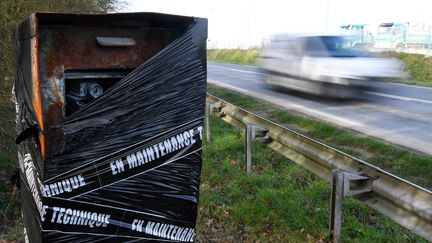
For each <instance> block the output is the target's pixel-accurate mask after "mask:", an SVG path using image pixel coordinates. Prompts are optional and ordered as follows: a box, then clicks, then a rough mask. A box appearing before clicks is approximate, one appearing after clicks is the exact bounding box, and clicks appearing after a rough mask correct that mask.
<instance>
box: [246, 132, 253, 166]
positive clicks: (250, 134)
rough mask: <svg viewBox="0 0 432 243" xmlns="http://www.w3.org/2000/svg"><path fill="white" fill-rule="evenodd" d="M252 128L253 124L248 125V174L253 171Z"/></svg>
mask: <svg viewBox="0 0 432 243" xmlns="http://www.w3.org/2000/svg"><path fill="white" fill-rule="evenodd" d="M252 129H253V125H252V124H248V125H246V172H247V173H248V174H249V173H251V172H252V141H253V136H252Z"/></svg>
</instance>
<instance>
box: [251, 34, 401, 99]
mask: <svg viewBox="0 0 432 243" xmlns="http://www.w3.org/2000/svg"><path fill="white" fill-rule="evenodd" d="M259 64H260V66H261V68H262V69H263V72H264V73H265V74H266V79H267V80H266V82H267V83H268V84H271V85H276V86H283V87H286V88H289V89H293V90H297V91H302V92H305V93H311V94H316V95H320V96H326V97H334V98H355V97H358V96H359V95H361V93H362V92H364V91H366V90H371V89H374V87H375V84H376V82H379V81H382V80H391V79H395V78H401V77H403V76H405V73H404V71H403V64H402V62H401V61H399V60H398V59H395V58H383V57H376V56H372V55H370V54H368V53H366V52H363V51H360V50H357V49H352V48H350V39H349V38H348V37H345V36H341V35H277V36H273V37H272V39H271V41H270V43H268V44H267V45H265V46H264V47H263V49H262V51H261V53H260V58H259Z"/></svg>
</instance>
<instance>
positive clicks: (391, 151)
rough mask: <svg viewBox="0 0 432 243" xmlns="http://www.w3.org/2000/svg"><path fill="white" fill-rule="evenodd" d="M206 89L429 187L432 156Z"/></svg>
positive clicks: (255, 101)
mask: <svg viewBox="0 0 432 243" xmlns="http://www.w3.org/2000/svg"><path fill="white" fill-rule="evenodd" d="M208 92H209V93H211V94H213V95H215V96H217V97H220V98H222V99H225V100H227V101H229V102H233V103H234V104H236V105H238V106H240V107H243V108H245V109H247V110H249V111H252V112H256V113H259V114H260V115H261V116H264V117H267V118H269V119H270V120H272V121H275V122H276V123H279V124H282V125H284V126H286V127H288V128H291V129H294V130H296V131H299V132H301V133H303V134H305V135H307V136H309V137H312V138H314V139H317V140H319V141H322V142H323V143H325V144H328V145H331V146H332V147H334V148H336V149H339V150H341V151H344V152H346V153H348V154H351V155H353V156H356V157H359V158H361V159H363V160H366V161H367V162H369V163H371V164H374V165H377V166H378V167H381V168H383V169H385V170H387V171H389V172H391V173H394V174H396V175H398V176H400V177H402V178H404V179H407V180H409V181H411V182H413V183H415V184H417V185H420V186H422V187H425V188H427V189H432V180H431V179H430V178H432V156H425V155H421V154H418V153H415V152H411V151H408V150H405V149H402V148H398V147H396V146H394V145H391V144H388V143H385V142H382V141H380V140H377V139H374V138H370V137H367V136H364V135H362V134H358V133H355V132H353V131H350V130H347V129H343V128H340V127H336V126H334V125H331V124H329V123H326V122H323V121H318V120H314V119H311V118H309V117H306V116H303V115H301V114H297V113H292V112H288V111H287V110H285V109H283V108H281V107H277V106H275V105H273V104H270V103H267V102H264V101H259V100H257V99H254V98H251V97H249V96H244V95H240V94H238V93H235V92H230V91H227V90H226V89H222V88H218V87H217V86H214V85H208Z"/></svg>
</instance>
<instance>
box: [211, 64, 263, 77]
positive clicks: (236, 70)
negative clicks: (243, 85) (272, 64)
mask: <svg viewBox="0 0 432 243" xmlns="http://www.w3.org/2000/svg"><path fill="white" fill-rule="evenodd" d="M207 66H208V67H214V68H220V69H226V70H230V71H234V72H240V73H250V74H257V75H262V73H257V72H252V71H245V70H240V69H234V68H226V67H219V66H213V65H207Z"/></svg>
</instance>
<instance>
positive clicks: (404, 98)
mask: <svg viewBox="0 0 432 243" xmlns="http://www.w3.org/2000/svg"><path fill="white" fill-rule="evenodd" d="M367 93H368V94H371V95H376V96H381V97H386V98H391V99H397V100H403V101H414V102H420V103H426V104H432V101H430V100H422V99H416V98H410V97H405V96H399V95H391V94H384V93H377V92H367Z"/></svg>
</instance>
